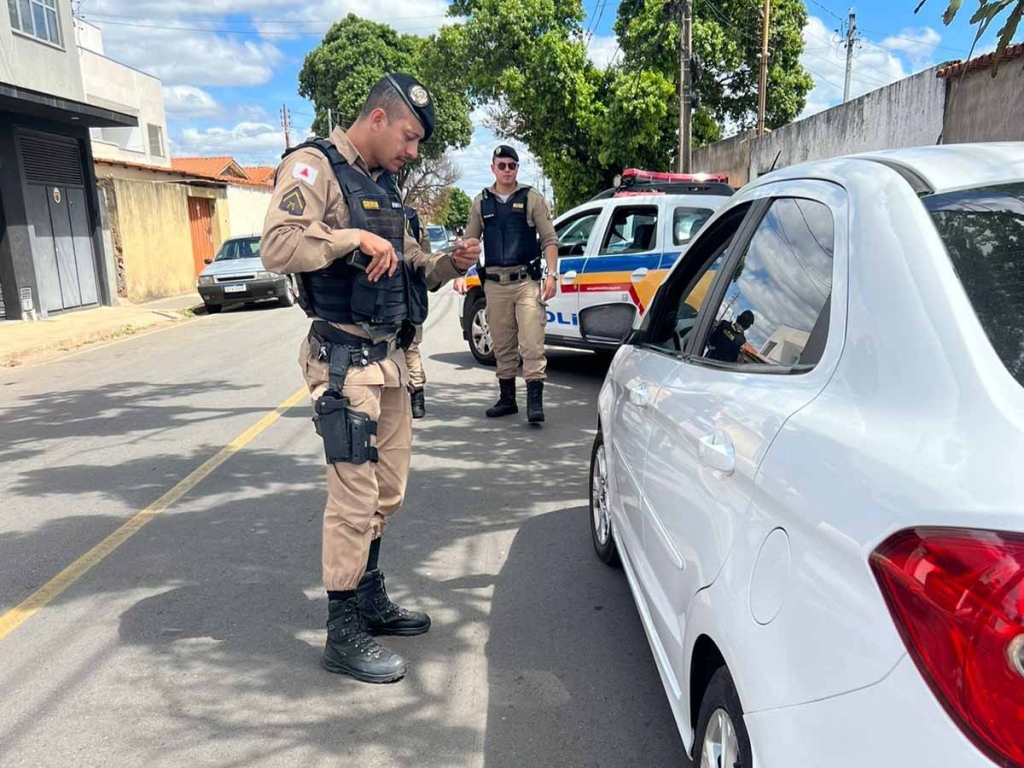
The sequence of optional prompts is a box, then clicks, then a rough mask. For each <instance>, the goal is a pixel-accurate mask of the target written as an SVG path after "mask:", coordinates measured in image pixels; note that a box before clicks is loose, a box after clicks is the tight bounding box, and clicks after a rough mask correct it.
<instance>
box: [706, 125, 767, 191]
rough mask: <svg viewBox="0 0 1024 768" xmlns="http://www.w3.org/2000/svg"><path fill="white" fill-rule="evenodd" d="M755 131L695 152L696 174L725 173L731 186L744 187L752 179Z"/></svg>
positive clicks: (746, 132)
mask: <svg viewBox="0 0 1024 768" xmlns="http://www.w3.org/2000/svg"><path fill="white" fill-rule="evenodd" d="M754 135H755V132H754V131H744V132H743V133H739V134H737V135H735V136H733V137H732V138H731V139H724V140H722V141H716V142H715V143H714V144H709V145H708V146H706V147H700V148H699V149H695V150H694V151H693V170H694V172H695V173H724V174H725V175H727V176H728V177H729V184H731V185H732V186H734V187H736V188H737V189H738V188H739V187H742V186H743V185H744V184H746V183H747V182H748V181H749V180H750V179H749V175H750V146H751V140H752V139H753V138H754Z"/></svg>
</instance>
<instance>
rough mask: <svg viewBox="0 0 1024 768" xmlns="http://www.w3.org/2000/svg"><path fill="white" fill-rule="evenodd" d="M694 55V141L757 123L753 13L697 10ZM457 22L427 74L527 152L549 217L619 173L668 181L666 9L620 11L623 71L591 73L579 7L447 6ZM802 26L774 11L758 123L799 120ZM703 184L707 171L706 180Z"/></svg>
mask: <svg viewBox="0 0 1024 768" xmlns="http://www.w3.org/2000/svg"><path fill="white" fill-rule="evenodd" d="M693 11H694V22H693V41H694V53H695V59H696V61H697V63H698V69H699V72H700V77H699V79H698V80H697V81H696V83H695V85H694V93H695V95H696V98H697V107H696V109H695V112H694V116H693V117H694V119H693V137H694V143H695V144H696V145H697V146H700V145H703V144H706V143H709V142H711V141H715V140H717V139H719V138H721V136H722V134H723V127H724V126H729V127H730V128H733V129H742V128H745V127H749V126H752V125H753V124H754V123H755V122H756V108H757V62H758V56H759V54H760V39H761V38H760V29H761V3H760V2H758V0H714V2H713V3H712V2H711V0H697V2H695V3H694V7H693ZM451 13H452V14H453V15H458V16H462V17H465V22H464V23H461V24H454V25H450V26H446V27H444V28H442V30H441V32H440V34H439V36H438V41H437V45H436V46H430V47H429V51H428V52H427V54H426V56H427V62H428V67H429V68H430V69H431V70H432V71H435V72H439V73H443V75H441V76H442V77H443V79H444V80H445V81H446V82H450V83H452V84H455V85H458V86H461V87H465V88H466V89H468V91H469V92H470V93H471V94H472V96H473V98H474V99H476V100H477V101H479V102H482V103H488V104H492V105H494V108H493V112H492V122H493V127H494V128H495V130H496V132H497V133H498V134H499V135H500V136H503V137H506V138H516V139H518V140H520V141H522V142H523V143H524V144H526V145H527V146H528V147H529V149H530V151H531V152H532V153H533V154H534V155H535V156H536V157H537V159H538V160H539V162H540V163H541V165H542V167H543V169H544V171H545V172H546V173H547V175H548V176H549V177H550V178H551V180H552V183H553V187H554V191H555V196H556V199H557V201H558V204H559V206H560V207H561V208H563V209H564V208H566V207H568V206H571V205H574V204H576V203H578V202H581V201H582V200H585V199H586V198H587V197H589V196H590V195H592V194H594V193H595V192H597V191H599V190H600V189H602V188H606V187H608V186H610V184H611V181H612V178H613V177H614V175H615V174H616V173H618V172H620V171H621V170H622V169H623V168H625V167H629V166H640V167H647V168H651V169H654V170H667V169H668V168H669V167H670V165H671V162H672V158H673V156H674V154H675V152H676V149H677V147H678V124H679V123H678V120H679V106H678V104H679V101H678V96H677V94H678V75H679V48H678V45H679V25H678V23H677V21H676V20H677V18H678V12H677V6H675V4H674V2H673V3H668V4H666V3H665V2H664V0H621V2H620V4H619V10H618V17H617V19H616V22H615V31H616V35H617V37H618V41H619V48H620V51H621V54H622V56H621V58H620V59H619V60H618V61H617V62H613V64H612V65H611V66H609V67H607V68H606V69H603V70H602V69H599V68H597V67H595V66H594V64H593V63H592V62H590V60H589V59H588V58H587V42H588V39H589V35H588V32H587V31H585V30H584V28H583V20H584V9H583V4H582V2H581V1H580V0H561V2H552V0H455V1H454V2H453V3H452V5H451ZM806 20H807V12H806V8H805V7H804V5H803V3H802V2H801V0H774V2H773V5H772V24H771V28H770V38H769V50H770V51H771V58H770V60H769V62H768V82H769V87H768V104H767V119H766V123H767V125H768V126H769V127H777V126H779V125H783V124H785V123H787V122H790V121H792V120H793V119H794V118H795V117H796V116H797V115H798V114H799V113H800V111H801V110H802V109H803V106H804V102H805V98H806V94H807V93H808V92H809V91H810V89H811V88H812V87H813V85H814V83H813V81H812V79H811V77H810V75H809V74H808V73H807V72H806V71H805V70H804V69H803V67H802V66H801V65H800V61H799V57H800V53H801V52H802V51H803V37H802V30H803V27H804V24H805V23H806ZM710 170H713V169H710Z"/></svg>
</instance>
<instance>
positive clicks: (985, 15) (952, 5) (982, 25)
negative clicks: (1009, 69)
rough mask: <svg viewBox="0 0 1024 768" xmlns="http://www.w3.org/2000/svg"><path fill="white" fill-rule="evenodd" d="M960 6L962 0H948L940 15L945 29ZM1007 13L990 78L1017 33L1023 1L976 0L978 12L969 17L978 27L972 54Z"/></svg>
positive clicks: (1023, 5)
mask: <svg viewBox="0 0 1024 768" xmlns="http://www.w3.org/2000/svg"><path fill="white" fill-rule="evenodd" d="M926 2H928V0H921V2H920V3H918V5H917V7H916V8H915V9H914V13H917V12H918V11H920V10H921V8H923V7H924V4H925V3H926ZM962 6H963V0H949V5H948V6H947V7H946V12H945V13H943V14H942V23H943V24H945V25H946V26H947V27H948V26H949V25H950V24H952V23H953V19H955V18H956V15H957V14H958V13H960V8H961V7H962ZM1007 11H1009V16H1007V17H1006V21H1005V22H1004V24H1003V27H1002V29H1000V30H999V34H998V36H997V40H998V42H997V43H996V50H995V53H996V56H995V62H994V63H993V65H992V77H995V76H996V73H997V72H998V71H999V60H1000V59H1001V58H1002V56H1003V51H1005V50H1006V46H1008V45H1009V44H1010V42H1011V41H1012V40H1013V36H1014V35H1015V34H1016V33H1017V28H1018V27H1019V26H1020V22H1021V18H1024V0H978V10H977V11H975V12H974V15H973V16H971V24H974V25H976V26H977V27H978V31H977V32H975V34H974V42H973V43H972V44H971V53H974V48H975V46H977V45H978V41H979V40H981V38H982V37H984V35H985V33H986V32H988V30H989V27H991V26H992V24H993V23H994V22H995V20H996V19H997V18H999V17H1000V16H1001V15H1002V14H1003V13H1005V12H1007Z"/></svg>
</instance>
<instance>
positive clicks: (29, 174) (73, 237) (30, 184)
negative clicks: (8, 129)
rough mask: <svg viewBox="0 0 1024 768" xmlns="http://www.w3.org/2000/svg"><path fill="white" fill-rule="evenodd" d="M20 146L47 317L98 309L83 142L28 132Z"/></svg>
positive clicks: (35, 252)
mask: <svg viewBox="0 0 1024 768" xmlns="http://www.w3.org/2000/svg"><path fill="white" fill-rule="evenodd" d="M18 146H19V154H20V157H21V163H22V168H23V169H24V173H25V182H26V185H27V192H28V195H27V197H26V200H25V204H26V209H27V213H28V224H29V236H30V238H31V242H32V256H33V260H34V261H35V265H36V275H37V277H38V279H39V303H40V305H41V306H42V308H43V309H45V310H46V311H47V312H56V311H60V310H62V309H72V308H74V307H81V306H84V305H88V304H95V303H96V302H97V301H98V300H99V291H98V286H97V281H96V255H95V252H94V251H93V242H92V227H91V226H90V224H89V218H90V217H89V209H88V207H87V205H88V203H87V201H86V196H85V175H84V171H83V168H82V154H81V150H80V148H79V144H78V141H77V140H75V139H67V138H64V137H62V136H51V135H49V134H41V133H27V132H26V133H21V134H19V136H18Z"/></svg>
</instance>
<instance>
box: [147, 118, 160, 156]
mask: <svg viewBox="0 0 1024 768" xmlns="http://www.w3.org/2000/svg"><path fill="white" fill-rule="evenodd" d="M147 126H148V128H149V154H151V155H153V157H163V156H164V129H163V128H161V127H160V126H159V125H153V124H152V123H147Z"/></svg>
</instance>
